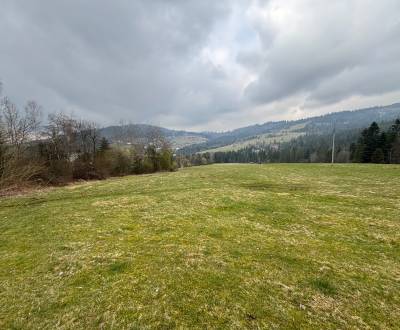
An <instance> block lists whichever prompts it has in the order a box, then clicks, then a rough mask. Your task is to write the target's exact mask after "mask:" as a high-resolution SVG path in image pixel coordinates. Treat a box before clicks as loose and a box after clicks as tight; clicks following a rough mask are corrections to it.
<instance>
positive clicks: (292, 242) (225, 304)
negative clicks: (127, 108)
mask: <svg viewBox="0 0 400 330" xmlns="http://www.w3.org/2000/svg"><path fill="white" fill-rule="evenodd" d="M399 178H400V166H385V165H335V166H333V167H332V166H330V165H309V164H304V165H299V164H297V165H278V164H277V165H213V166H204V167H196V168H189V169H184V170H181V171H178V172H175V173H162V174H155V175H143V176H132V177H125V178H117V179H111V180H108V181H102V182H90V183H83V184H77V185H73V186H69V187H65V188H57V189H51V190H48V191H44V192H43V191H42V192H37V193H32V194H30V195H26V196H20V197H12V198H3V199H0V233H1V235H0V306H1V308H0V328H1V329H7V328H13V329H18V328H24V329H25V328H40V329H54V328H59V329H92V328H94V329H99V328H102V329H103V328H104V329H111V328H113V329H122V328H133V329H135V328H163V329H165V328H176V327H178V328H185V329H186V328H221V329H222V328H251V329H255V328H285V329H287V328H289V329H290V328H294V329H295V328H301V329H308V328H315V329H321V328H323V329H330V328H331V329H334V328H341V329H348V328H354V329H355V328H362V329H364V328H374V329H399V328H400V180H399Z"/></svg>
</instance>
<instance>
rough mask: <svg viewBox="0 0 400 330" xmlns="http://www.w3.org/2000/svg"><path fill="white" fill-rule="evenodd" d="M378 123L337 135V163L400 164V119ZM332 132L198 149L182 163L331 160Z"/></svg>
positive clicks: (184, 158) (319, 161) (180, 157)
mask: <svg viewBox="0 0 400 330" xmlns="http://www.w3.org/2000/svg"><path fill="white" fill-rule="evenodd" d="M382 127H383V128H380V127H379V125H378V124H377V123H376V122H373V123H372V124H371V125H370V127H368V128H365V129H363V130H362V131H359V130H341V131H339V132H338V133H337V134H336V139H335V146H336V147H335V151H334V159H335V162H337V163H351V162H353V163H397V164H398V163H400V119H397V120H396V121H395V122H394V123H393V124H387V123H386V124H383V125H382ZM332 138H333V137H332V134H325V135H321V134H306V135H303V136H300V137H298V138H296V139H292V140H291V141H288V142H284V143H272V144H270V143H269V144H265V143H259V144H257V145H249V146H247V147H245V148H242V149H240V150H231V151H220V152H213V153H209V152H203V153H201V152H199V153H194V154H191V155H180V156H178V157H177V162H178V164H179V165H180V166H191V165H205V164H213V163H329V162H331V160H332Z"/></svg>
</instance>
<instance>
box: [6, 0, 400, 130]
mask: <svg viewBox="0 0 400 330" xmlns="http://www.w3.org/2000/svg"><path fill="white" fill-rule="evenodd" d="M1 7H2V8H1V10H0V40H1V43H0V79H1V80H2V81H3V82H4V84H5V86H4V87H5V92H6V93H7V94H9V95H10V96H11V97H12V98H13V99H15V100H16V101H17V102H19V103H22V102H23V101H25V100H26V99H31V98H34V99H37V100H38V101H39V102H40V103H41V104H43V106H44V107H45V109H47V111H58V110H61V109H64V110H65V111H74V113H75V114H76V115H78V116H82V117H87V118H90V119H94V120H97V121H99V122H101V123H103V124H110V123H115V122H118V120H119V119H121V118H124V119H126V120H131V121H135V122H149V123H155V124H160V125H166V126H169V127H176V128H192V129H229V128H232V127H237V126H241V125H245V124H249V123H251V122H260V121H267V120H270V119H276V114H277V113H278V114H280V115H281V116H282V118H285V119H290V118H292V117H293V118H294V117H295V116H296V115H297V114H298V113H299V112H298V111H297V110H294V108H293V107H294V104H297V105H298V107H300V108H301V109H302V112H301V115H302V116H304V115H305V114H307V107H308V106H309V107H310V114H311V113H312V114H315V113H316V110H315V108H316V107H318V109H319V110H317V112H318V113H322V112H324V111H327V109H328V107H329V110H332V106H334V105H335V104H336V105H337V107H338V108H337V110H341V108H339V106H340V107H342V106H348V107H353V106H354V107H357V106H359V104H360V103H354V98H353V96H354V95H358V96H360V97H364V99H363V104H364V103H365V102H366V100H367V99H368V97H370V96H372V95H373V96H377V95H378V96H379V97H378V98H375V99H374V101H378V102H381V103H382V104H383V103H386V102H389V101H391V100H392V99H393V93H395V94H396V93H399V96H400V87H399V86H400V84H399V82H400V81H399V79H400V67H399V64H398V58H399V55H400V46H399V45H400V20H399V17H400V15H399V14H400V4H399V2H398V1H395V0H382V1H379V2H378V1H373V0H365V1H361V0H353V1H350V0H343V1H335V2H330V3H327V2H321V1H313V0H296V1H295V0H287V1H284V2H283V1H277V0H270V1H242V0H236V1H228V0H226V1H212V0H202V1H197V0H175V1H172V0H171V1H162V0H154V1H145V0H136V1H134V0H118V1H106V0H87V1H80V0H69V1H66V0H58V1H54V0H43V1H40V4H39V3H38V2H35V1H22V0H3V1H2V6H1ZM387 93H391V98H389V97H387V96H386V95H387Z"/></svg>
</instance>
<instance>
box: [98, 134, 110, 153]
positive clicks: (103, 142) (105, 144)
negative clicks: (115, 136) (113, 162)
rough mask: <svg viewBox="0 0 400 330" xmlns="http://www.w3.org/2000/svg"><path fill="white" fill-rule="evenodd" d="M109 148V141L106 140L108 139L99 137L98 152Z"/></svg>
mask: <svg viewBox="0 0 400 330" xmlns="http://www.w3.org/2000/svg"><path fill="white" fill-rule="evenodd" d="M109 149H110V143H109V142H108V140H107V139H106V138H105V137H103V138H101V141H100V148H99V150H100V152H105V151H107V150H109Z"/></svg>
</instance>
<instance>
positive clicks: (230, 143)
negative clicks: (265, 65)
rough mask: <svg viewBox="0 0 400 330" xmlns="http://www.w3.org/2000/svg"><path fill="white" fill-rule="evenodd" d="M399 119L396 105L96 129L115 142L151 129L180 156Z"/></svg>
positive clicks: (278, 141) (274, 142)
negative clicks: (187, 127)
mask: <svg viewBox="0 0 400 330" xmlns="http://www.w3.org/2000/svg"><path fill="white" fill-rule="evenodd" d="M399 117H400V103H396V104H392V105H389V106H383V107H372V108H367V109H360V110H353V111H341V112H335V113H331V114H327V115H323V116H318V117H311V118H304V119H300V120H293V121H277V122H267V123H264V124H260V125H259V124H257V125H251V126H247V127H242V128H238V129H235V130H232V131H226V132H189V131H178V130H171V129H167V128H162V127H156V126H152V125H144V124H132V125H127V126H124V127H122V128H121V127H119V126H109V127H105V128H103V129H101V130H100V133H101V134H102V135H103V136H105V137H106V138H108V139H110V140H111V141H112V140H115V137H116V136H118V135H119V134H120V133H121V130H124V129H125V130H126V129H128V130H129V129H132V131H133V132H134V134H135V135H136V136H137V138H140V137H142V136H144V135H145V134H146V133H147V132H149V131H150V130H152V129H157V130H159V131H160V132H161V133H162V134H163V135H164V136H165V137H166V138H167V139H168V140H169V141H170V142H171V145H172V147H173V148H174V149H179V152H180V153H182V154H191V153H196V152H217V151H231V150H239V149H242V148H245V147H248V146H258V145H262V144H267V145H268V144H276V143H282V142H289V141H290V140H292V139H296V138H298V137H301V136H304V135H307V134H308V135H326V134H330V133H331V132H332V129H333V125H334V124H335V127H336V130H337V131H338V132H341V131H343V132H351V131H352V132H354V131H358V130H361V129H362V128H365V127H368V126H369V125H370V124H371V122H373V121H376V122H378V123H385V122H390V121H393V120H395V119H397V118H399Z"/></svg>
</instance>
